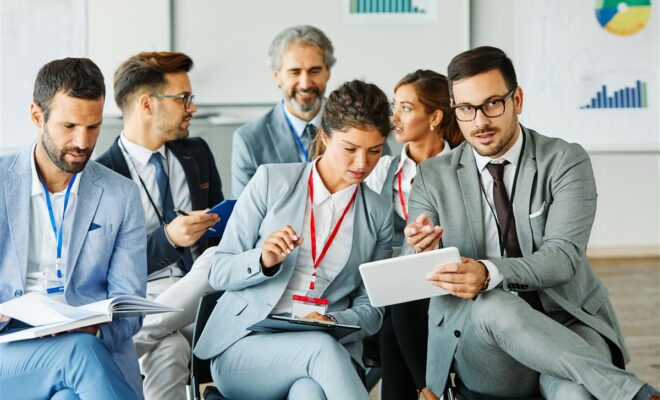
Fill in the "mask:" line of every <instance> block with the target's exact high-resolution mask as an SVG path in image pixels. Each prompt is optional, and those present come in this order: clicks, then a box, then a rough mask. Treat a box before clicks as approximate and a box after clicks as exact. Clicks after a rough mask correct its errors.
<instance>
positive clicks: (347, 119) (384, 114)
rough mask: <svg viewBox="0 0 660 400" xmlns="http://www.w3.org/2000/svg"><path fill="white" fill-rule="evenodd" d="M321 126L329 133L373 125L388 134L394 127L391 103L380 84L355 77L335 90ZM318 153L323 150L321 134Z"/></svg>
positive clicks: (315, 145) (383, 134) (325, 108)
mask: <svg viewBox="0 0 660 400" xmlns="http://www.w3.org/2000/svg"><path fill="white" fill-rule="evenodd" d="M321 128H322V129H323V131H324V132H325V134H326V135H328V137H330V136H332V132H333V131H342V132H344V131H345V130H347V129H349V128H358V129H365V128H373V129H376V130H378V131H379V132H380V134H381V135H382V136H383V137H385V138H387V136H388V135H389V134H390V132H391V131H392V124H391V122H390V104H389V101H388V100H387V96H386V95H385V93H383V91H382V90H380V89H379V88H378V86H376V85H374V84H373V83H366V82H364V81H361V80H358V79H356V80H352V81H349V82H346V83H344V84H343V85H341V86H339V87H338V88H337V89H335V90H333V91H332V93H330V95H329V96H328V100H327V101H326V102H325V105H324V106H323V114H322V116H321ZM312 147H313V149H314V154H315V156H318V155H320V154H322V153H323V151H324V150H325V149H324V148H323V142H322V141H321V135H316V137H315V138H314V143H313V146H312Z"/></svg>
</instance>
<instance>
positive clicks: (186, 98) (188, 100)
mask: <svg viewBox="0 0 660 400" xmlns="http://www.w3.org/2000/svg"><path fill="white" fill-rule="evenodd" d="M149 96H153V97H156V98H159V99H180V100H183V107H184V108H185V109H186V110H187V109H189V108H190V106H191V105H192V103H193V101H195V95H194V94H192V93H186V94H160V93H151V94H149Z"/></svg>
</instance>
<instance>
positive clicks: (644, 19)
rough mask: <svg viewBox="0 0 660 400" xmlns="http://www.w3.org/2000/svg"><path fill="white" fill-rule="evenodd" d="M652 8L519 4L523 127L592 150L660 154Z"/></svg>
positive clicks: (646, 3)
mask: <svg viewBox="0 0 660 400" xmlns="http://www.w3.org/2000/svg"><path fill="white" fill-rule="evenodd" d="M651 3H652V2H651V1H650V0H634V1H630V0H628V1H620V0H616V1H613V0H601V1H595V2H594V1H574V0H537V1H533V2H530V1H525V0H517V2H516V9H515V12H516V18H515V21H516V24H515V27H516V28H515V29H516V35H515V37H516V46H515V47H516V50H515V54H516V69H517V72H518V80H519V82H520V83H521V86H522V88H523V91H524V95H525V96H524V100H525V103H524V106H525V110H524V114H523V118H521V119H522V121H523V123H526V124H528V125H529V126H530V127H533V128H535V129H538V130H539V131H540V132H542V133H545V134H547V135H551V136H559V137H562V138H564V139H566V140H568V141H571V142H578V143H580V144H582V145H583V146H584V147H585V148H586V149H587V150H590V151H644V152H658V151H660V116H659V113H658V111H659V109H658V102H659V101H660V94H659V91H658V89H659V85H658V83H659V80H660V79H659V78H660V44H659V43H660V41H659V40H658V39H659V29H658V24H659V21H660V12H659V10H658V9H657V4H656V5H653V6H652V5H651ZM653 8H655V9H653Z"/></svg>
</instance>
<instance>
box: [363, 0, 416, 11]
mask: <svg viewBox="0 0 660 400" xmlns="http://www.w3.org/2000/svg"><path fill="white" fill-rule="evenodd" d="M426 12H427V7H426V1H422V0H417V1H414V0H351V2H350V13H351V14H425V13H426Z"/></svg>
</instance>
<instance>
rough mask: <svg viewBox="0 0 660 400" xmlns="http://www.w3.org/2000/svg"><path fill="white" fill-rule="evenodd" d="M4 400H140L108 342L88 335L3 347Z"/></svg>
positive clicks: (0, 384) (0, 380)
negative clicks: (127, 380) (113, 355)
mask: <svg viewBox="0 0 660 400" xmlns="http://www.w3.org/2000/svg"><path fill="white" fill-rule="evenodd" d="M0 397H1V398H3V399H12V400H23V399H25V400H28V399H35V400H36V399H50V398H53V399H58V400H69V399H82V400H85V399H101V400H130V399H138V398H139V397H138V395H137V394H136V393H135V392H134V391H133V389H131V387H130V386H129V385H128V383H127V382H126V379H125V378H124V375H123V374H122V373H121V371H120V370H119V367H118V366H117V364H116V363H115V361H114V360H113V358H112V354H110V351H108V349H107V347H106V346H105V344H103V342H102V341H101V340H100V339H98V338H97V337H96V336H93V335H90V334H88V333H82V332H73V333H63V334H60V335H58V336H55V337H44V338H39V339H30V340H23V341H18V342H12V343H4V344H0Z"/></svg>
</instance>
